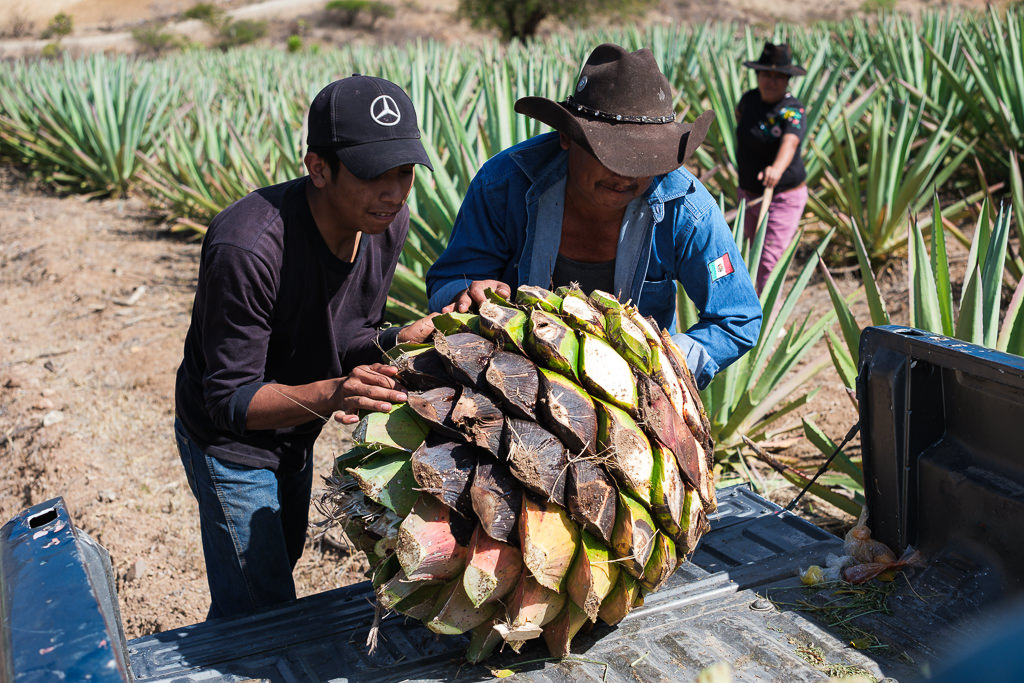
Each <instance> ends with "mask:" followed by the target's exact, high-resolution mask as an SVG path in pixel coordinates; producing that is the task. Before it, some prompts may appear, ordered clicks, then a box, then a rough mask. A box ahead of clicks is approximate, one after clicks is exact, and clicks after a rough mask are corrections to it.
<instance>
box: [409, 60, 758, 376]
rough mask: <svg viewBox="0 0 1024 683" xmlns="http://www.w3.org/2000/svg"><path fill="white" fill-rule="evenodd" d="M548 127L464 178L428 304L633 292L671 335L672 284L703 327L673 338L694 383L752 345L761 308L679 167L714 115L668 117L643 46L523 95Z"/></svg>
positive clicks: (668, 104)
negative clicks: (560, 95)
mask: <svg viewBox="0 0 1024 683" xmlns="http://www.w3.org/2000/svg"><path fill="white" fill-rule="evenodd" d="M515 110H516V112H518V113H520V114H525V115H526V116H530V117H532V118H535V119H538V120H540V121H542V122H544V123H546V124H548V125H549V126H551V127H552V128H554V129H555V132H549V133H544V134H541V135H538V136H536V137H534V138H531V139H529V140H526V141H525V142H522V143H520V144H518V145H515V146H514V147H511V148H509V149H507V150H504V151H502V152H500V153H499V154H497V155H495V156H494V157H493V158H492V159H490V160H488V161H487V163H485V164H484V165H483V167H482V168H481V169H480V171H479V172H478V173H477V175H476V177H475V178H474V179H473V181H472V183H471V184H470V188H469V190H468V192H467V194H466V197H465V199H464V200H463V203H462V207H461V209H460V210H459V214H458V216H457V218H456V220H455V224H454V226H453V228H452V234H451V238H450V240H449V243H448V246H447V248H446V249H445V251H444V253H443V254H442V255H441V257H440V258H439V259H438V260H437V262H436V263H435V264H434V265H433V266H432V267H431V268H430V270H429V271H428V273H427V293H428V295H429V296H430V307H431V310H435V311H436V310H457V311H466V310H468V309H469V308H470V306H471V305H473V304H476V303H480V302H481V301H483V299H484V291H485V290H486V289H487V288H488V287H490V288H493V289H494V290H495V291H496V292H498V293H500V294H502V295H504V296H510V295H511V293H512V291H513V290H514V289H515V288H517V287H519V286H520V285H524V284H529V285H536V286H541V287H546V288H549V289H551V288H556V287H559V286H562V285H568V284H570V283H572V282H576V283H579V285H580V286H581V287H582V289H583V290H584V291H585V292H588V293H589V292H591V291H593V290H595V289H600V290H604V291H608V292H611V293H613V294H615V295H617V296H618V297H619V298H620V299H621V300H623V301H625V300H627V299H628V300H631V301H632V302H633V303H635V304H636V305H637V306H638V307H639V309H640V312H641V313H642V314H643V315H645V316H651V317H653V318H654V319H655V320H656V321H657V322H658V324H659V325H660V326H661V327H663V328H666V329H668V330H669V331H673V330H674V329H675V315H676V282H679V283H681V285H682V287H683V290H684V291H685V292H686V294H687V296H689V297H690V299H692V300H693V302H694V304H696V307H697V310H698V311H699V314H700V319H699V321H698V322H697V323H696V324H695V325H694V326H693V327H691V328H690V329H688V330H686V332H685V333H684V334H677V335H675V339H676V341H677V342H678V343H679V344H680V347H681V349H682V350H683V351H684V353H685V354H686V360H687V363H688V364H689V367H690V369H691V371H692V372H693V374H694V377H695V378H696V380H697V384H698V386H700V387H701V388H703V387H705V386H707V384H708V383H709V382H710V381H711V379H712V378H713V377H714V376H715V374H716V373H717V372H719V371H720V370H722V369H723V368H725V367H726V366H728V365H729V364H730V363H732V362H733V361H735V360H736V359H737V358H739V357H740V356H741V355H742V354H743V353H745V352H746V351H747V350H749V349H750V348H751V347H752V346H753V345H754V343H755V342H756V341H757V338H758V334H759V332H760V328H761V308H760V305H759V303H758V300H757V295H756V293H755V292H754V288H753V285H752V284H751V281H750V277H749V276H748V274H747V270H746V268H745V266H744V265H743V260H742V258H741V256H740V253H739V250H738V248H737V246H736V243H735V242H734V241H733V239H732V236H731V234H730V231H729V229H728V226H727V225H726V223H725V218H724V217H723V216H722V213H721V211H720V210H719V209H718V204H717V203H716V202H715V200H714V198H712V197H711V195H710V194H709V193H708V191H707V190H706V189H705V188H704V186H703V185H701V183H700V182H699V181H698V180H697V179H696V178H695V177H694V176H693V175H692V174H691V173H690V172H689V171H687V170H686V169H685V168H683V166H682V165H683V163H684V162H685V161H686V160H687V159H688V158H689V156H690V155H691V154H692V153H693V152H694V150H695V149H696V148H697V146H698V145H699V144H700V143H701V141H702V140H703V139H704V136H705V135H706V134H707V130H708V127H709V126H710V123H711V119H712V112H711V111H706V112H704V113H703V114H701V115H700V116H699V117H698V118H697V120H696V121H694V122H693V123H692V124H690V123H682V122H680V121H677V120H676V116H675V111H674V109H673V98H672V90H671V88H670V86H669V83H668V79H667V78H665V76H664V74H662V72H661V70H660V69H659V67H658V64H657V62H656V61H655V59H654V56H653V54H652V53H651V51H650V50H647V49H643V50H638V51H636V52H632V53H629V52H627V51H626V50H624V49H623V48H622V47H619V46H618V45H612V44H604V45H600V46H598V47H597V48H595V49H594V51H593V52H592V53H591V55H590V57H589V58H588V59H587V62H586V64H584V66H583V68H582V70H581V72H580V75H579V78H578V80H577V81H576V84H575V88H574V90H573V93H572V95H570V96H569V97H568V98H567V99H566V100H565V101H563V102H558V103H556V102H554V101H552V100H548V99H546V98H542V97H524V98H521V99H520V100H519V101H517V102H516V104H515Z"/></svg>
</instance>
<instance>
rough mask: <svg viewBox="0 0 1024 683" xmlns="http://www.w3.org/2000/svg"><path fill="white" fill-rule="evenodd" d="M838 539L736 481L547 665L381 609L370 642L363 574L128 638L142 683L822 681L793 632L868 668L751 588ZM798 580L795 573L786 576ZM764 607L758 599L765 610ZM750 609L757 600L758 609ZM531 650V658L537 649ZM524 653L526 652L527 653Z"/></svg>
mask: <svg viewBox="0 0 1024 683" xmlns="http://www.w3.org/2000/svg"><path fill="white" fill-rule="evenodd" d="M841 545H842V543H841V541H840V540H839V539H838V538H836V537H835V536H833V535H831V534H828V533H827V532H824V531H822V530H821V529H819V528H817V527H815V526H814V525H812V524H810V523H808V522H806V521H804V520H802V519H800V518H799V517H797V516H795V515H793V514H790V513H788V512H781V510H780V509H779V508H778V507H777V506H775V505H773V504H771V503H769V502H767V501H765V500H764V499H762V498H760V497H759V496H757V495H756V494H753V493H751V492H750V491H749V490H748V489H746V488H744V487H736V488H733V489H730V490H727V491H723V492H722V494H721V496H720V506H719V511H718V513H716V514H715V515H714V517H713V519H712V531H711V532H709V533H708V534H706V535H705V537H704V540H702V541H701V545H700V547H699V548H698V550H697V552H696V553H694V556H693V561H692V562H690V563H688V564H687V565H685V566H684V567H683V568H681V569H680V570H679V571H677V572H676V574H675V575H673V577H672V579H670V581H669V583H668V584H667V585H666V586H665V587H664V588H662V589H661V590H660V591H658V592H657V593H655V594H653V595H650V596H648V598H647V602H646V604H645V605H644V606H643V607H642V608H640V609H637V610H634V611H633V612H632V613H631V614H630V615H628V616H627V617H626V619H625V620H623V621H622V622H621V623H620V624H619V625H618V626H616V627H614V628H612V627H608V626H605V625H603V624H599V625H596V626H595V627H594V629H593V631H591V632H590V633H588V634H584V635H580V636H577V637H576V638H575V639H574V640H573V647H572V649H573V653H574V655H573V657H572V659H571V661H565V662H561V663H557V662H554V661H551V660H550V659H549V658H548V656H547V651H546V649H545V648H544V645H543V643H542V641H539V640H538V641H535V642H534V643H531V644H528V645H527V646H526V647H524V648H523V651H522V652H521V653H520V654H519V655H515V654H514V653H511V652H507V653H503V654H498V655H496V656H494V657H492V658H491V659H489V660H488V661H487V662H486V666H483V665H481V666H470V665H468V664H466V663H465V661H464V658H463V657H464V652H465V649H466V645H467V643H468V638H467V637H465V636H437V635H435V634H433V633H431V632H430V631H428V630H427V629H426V627H424V626H423V625H422V624H420V623H419V622H413V621H406V620H405V619H404V618H402V617H400V616H393V617H390V618H387V619H385V620H384V621H383V623H382V625H381V630H380V638H379V646H378V650H377V651H376V652H375V653H374V655H373V656H370V655H369V654H367V648H366V636H367V633H368V631H369V629H370V626H371V624H372V622H373V615H374V610H373V606H372V600H373V593H372V589H371V588H370V587H369V584H368V583H366V582H364V583H360V584H357V585H354V586H348V587H345V588H340V589H337V590H333V591H329V592H326V593H321V594H318V595H314V596H310V597H307V598H303V599H300V600H298V601H297V602H296V603H294V604H292V605H288V606H285V607H282V608H279V609H276V610H271V611H268V612H265V613H261V614H258V615H254V616H250V617H245V618H242V619H232V620H221V621H216V622H206V623H203V624H196V625H193V626H188V627H184V628H181V629H176V630H173V631H166V632H164V633H158V634H155V635H152V636H145V637H142V638H138V639H135V640H132V641H130V642H129V643H128V649H129V655H130V658H131V663H132V669H133V671H134V674H135V677H136V680H137V681H139V682H140V683H142V682H145V683H171V682H172V681H181V680H184V679H183V676H184V677H187V680H193V681H201V680H218V681H246V680H251V679H256V680H261V679H265V680H270V681H281V682H288V683H291V682H297V681H382V682H383V681H402V680H423V681H448V680H453V679H456V678H457V679H458V680H467V681H470V680H485V679H493V676H492V675H491V669H494V668H508V667H511V668H514V669H515V671H516V672H517V676H516V679H517V680H529V681H637V680H642V681H659V680H664V681H670V680H671V681H681V680H682V681H685V680H690V679H692V678H694V677H696V675H697V674H698V673H699V672H700V671H701V669H703V668H704V667H707V666H710V665H711V664H714V663H715V662H719V661H725V662H729V663H730V664H731V665H732V666H733V669H734V678H735V680H737V681H770V680H782V678H780V673H779V672H783V671H784V672H786V675H785V679H786V680H787V681H821V680H824V679H825V678H826V677H825V676H824V674H823V673H822V671H821V670H820V669H818V668H815V667H813V666H811V665H810V664H808V663H807V662H806V661H804V660H803V659H801V658H800V657H799V656H798V654H797V652H796V650H797V648H796V647H795V646H793V645H791V644H790V642H792V643H808V642H811V643H815V644H816V645H817V646H819V647H821V648H822V649H823V650H824V651H825V652H826V653H827V655H826V656H827V657H828V660H829V661H830V662H842V663H846V664H848V665H859V666H862V667H863V668H865V669H866V670H869V671H872V673H874V674H875V675H876V676H878V677H881V671H880V670H879V668H878V666H877V665H876V664H875V663H874V662H873V661H872V660H871V659H869V658H867V657H865V656H864V655H862V654H861V653H859V652H857V651H856V650H853V649H851V648H848V647H846V646H845V644H844V643H842V642H841V641H839V640H837V639H836V638H834V637H833V636H830V635H829V634H828V633H826V632H825V631H823V630H822V629H821V628H820V627H819V626H817V625H816V624H814V623H812V622H810V621H809V620H807V619H805V618H803V617H802V616H801V615H800V614H799V613H795V612H784V611H779V610H776V609H773V608H771V603H769V602H767V601H765V600H764V599H763V598H761V597H760V596H759V595H758V593H757V591H758V590H760V589H761V588H762V587H763V586H765V585H767V584H769V583H777V582H779V581H780V580H781V579H784V578H785V579H788V581H789V584H791V585H792V584H793V582H794V581H795V580H796V578H797V577H796V570H797V567H799V566H800V565H803V566H806V565H807V564H811V563H813V562H815V561H821V559H820V558H824V556H825V554H826V553H828V552H832V553H838V552H841ZM797 583H798V581H797ZM766 607H767V608H768V609H764V608H766ZM755 608H756V609H755ZM538 660H540V661H538ZM526 662H528V663H526Z"/></svg>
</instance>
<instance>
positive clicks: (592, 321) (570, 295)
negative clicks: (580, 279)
mask: <svg viewBox="0 0 1024 683" xmlns="http://www.w3.org/2000/svg"><path fill="white" fill-rule="evenodd" d="M559 313H561V314H562V319H563V320H565V323H566V324H567V325H568V326H569V327H571V328H573V329H574V330H578V331H580V332H586V333H588V334H592V335H594V336H595V337H601V338H604V336H605V331H604V319H603V317H602V315H601V311H599V310H597V308H596V307H595V306H594V305H593V304H592V303H590V300H589V299H588V298H587V295H586V294H584V293H583V290H581V289H580V288H579V287H570V288H569V290H568V291H567V292H566V294H565V296H564V297H563V298H562V306H561V308H560V309H559Z"/></svg>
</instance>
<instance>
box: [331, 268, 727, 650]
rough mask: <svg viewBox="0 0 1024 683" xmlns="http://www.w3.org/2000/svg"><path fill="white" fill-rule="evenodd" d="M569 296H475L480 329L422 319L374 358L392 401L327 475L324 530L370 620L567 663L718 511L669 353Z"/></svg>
mask: <svg viewBox="0 0 1024 683" xmlns="http://www.w3.org/2000/svg"><path fill="white" fill-rule="evenodd" d="M581 294H582V293H581V292H580V291H579V289H578V288H574V287H567V288H560V289H559V290H557V291H556V292H549V291H548V290H545V289H542V288H539V287H532V288H530V287H523V288H520V289H519V290H517V291H516V293H515V297H514V300H515V303H514V304H512V303H509V301H507V300H506V299H505V298H504V297H500V296H497V295H496V294H494V292H488V293H487V301H486V302H485V303H484V304H483V305H481V306H480V307H479V313H472V314H467V315H458V316H456V315H448V316H447V317H445V316H438V317H436V318H435V320H437V321H439V323H440V324H438V325H437V328H438V332H437V333H436V334H435V335H434V336H433V338H432V341H431V344H430V345H427V346H423V345H402V346H401V347H399V348H396V349H395V350H393V351H392V352H391V353H390V356H389V358H388V360H389V361H390V362H394V363H396V364H401V367H402V375H401V376H400V377H399V379H400V380H401V379H402V378H403V377H405V376H408V377H409V378H410V379H409V380H408V386H407V388H409V389H411V390H410V391H409V392H408V393H409V400H408V402H407V404H405V405H398V406H396V407H395V408H394V410H392V411H391V413H389V414H382V413H372V414H367V415H365V416H364V417H363V419H362V420H361V421H360V425H359V426H358V427H357V428H356V430H355V435H356V436H357V437H358V438H357V443H356V445H355V446H354V447H353V448H352V449H351V450H350V451H349V452H347V453H344V454H342V455H340V456H338V457H337V458H336V459H335V462H334V468H333V470H332V472H333V475H334V477H333V478H332V479H331V480H329V485H330V486H331V487H332V488H331V489H330V491H329V492H330V495H331V496H333V497H332V498H331V501H332V502H333V504H334V505H335V508H334V509H333V510H329V511H328V512H329V513H330V514H329V518H330V519H338V520H339V522H340V523H341V524H342V525H343V528H344V530H345V533H346V534H348V535H349V536H350V538H351V539H352V542H353V545H354V546H355V547H358V548H360V549H362V550H365V552H366V554H367V558H368V559H369V561H370V565H371V570H370V572H368V574H369V575H370V576H372V579H373V587H374V590H375V593H376V596H377V602H378V606H379V607H380V608H381V609H382V610H385V609H386V610H393V611H395V612H398V613H400V614H404V615H406V616H408V617H411V618H413V619H417V620H419V621H422V622H423V623H424V624H425V625H426V626H427V627H428V628H430V629H431V630H433V631H435V632H437V633H439V634H453V633H466V634H468V636H469V645H468V649H467V651H466V658H467V659H468V660H469V661H471V662H480V661H483V660H485V659H486V658H487V657H488V656H489V655H490V654H491V653H493V652H495V651H496V650H497V649H498V648H499V647H501V648H503V647H504V646H505V645H508V646H509V647H510V648H511V649H512V650H514V651H516V652H519V651H520V649H521V648H522V647H524V646H525V645H524V644H525V643H530V642H533V643H534V647H538V646H539V647H544V646H546V647H547V650H548V653H549V654H550V655H552V656H554V657H565V656H566V655H568V654H570V652H571V646H572V639H573V637H574V636H575V635H576V634H577V633H579V632H582V631H584V630H587V629H589V628H591V625H592V624H593V623H594V622H595V621H596V620H598V619H599V620H601V621H603V622H604V623H606V624H609V625H614V624H616V623H618V622H619V621H621V620H622V619H623V618H624V617H625V616H626V615H627V614H628V613H629V612H630V610H632V609H634V608H636V607H637V606H639V605H642V604H643V602H644V596H645V595H646V594H648V593H650V592H652V591H656V590H659V589H660V588H662V587H663V586H664V585H665V583H666V582H667V581H668V580H669V578H670V577H671V576H673V573H674V572H675V571H676V570H677V568H678V567H679V565H680V564H681V563H682V562H685V558H686V557H687V556H688V555H689V554H690V553H692V552H693V551H694V549H695V547H696V546H697V543H698V542H699V540H700V538H701V536H702V535H703V534H704V533H706V532H707V530H708V519H707V515H708V513H709V512H710V511H711V510H713V509H714V506H715V504H716V501H715V489H714V480H713V478H712V475H711V472H712V469H711V464H712V463H711V462H710V460H709V458H710V455H711V453H712V448H713V443H712V442H711V439H710V427H709V423H708V420H707V415H706V413H705V412H704V409H703V405H702V404H701V402H700V396H699V394H697V390H696V386H695V383H694V381H693V377H692V375H691V374H690V372H689V369H688V368H687V367H686V361H685V357H684V356H683V354H682V353H681V352H680V350H679V347H678V346H676V344H675V342H674V341H673V340H672V338H671V337H670V336H669V335H668V334H667V333H666V332H664V331H663V330H660V329H658V327H657V326H656V325H655V324H654V323H653V322H652V321H651V320H649V319H647V318H643V317H642V316H640V314H639V312H638V311H637V310H636V308H635V307H633V306H631V305H629V304H628V303H625V304H623V303H620V302H619V301H617V300H616V299H615V298H614V297H612V296H611V295H609V294H607V293H604V292H600V291H595V292H592V293H591V295H590V296H589V297H582V296H581ZM595 311H599V314H596V313H595ZM595 320H596V321H597V322H598V323H599V324H600V331H599V333H598V327H594V326H592V327H588V326H587V324H586V322H587V321H590V322H591V323H593V322H594V321H595ZM522 322H524V323H525V325H523V326H522V329H523V330H524V335H523V336H522V338H521V342H519V341H517V340H519V336H518V335H519V333H518V330H519V329H520V325H519V323H522ZM474 326H477V327H474ZM574 327H575V328H578V329H574ZM588 329H589V331H585V330H588ZM467 330H473V331H472V332H467ZM476 330H479V331H480V332H481V333H482V334H475V333H474V332H475V331H476ZM604 334H607V335H608V339H607V340H606V339H605V338H603V337H602V336H600V335H604ZM486 337H492V339H488V338H486ZM645 359H646V360H645ZM414 382H418V383H420V384H417V386H421V387H424V388H423V389H421V390H416V389H413V387H412V385H413V383H414Z"/></svg>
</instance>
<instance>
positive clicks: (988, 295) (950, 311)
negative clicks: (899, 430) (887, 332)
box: [821, 198, 1024, 390]
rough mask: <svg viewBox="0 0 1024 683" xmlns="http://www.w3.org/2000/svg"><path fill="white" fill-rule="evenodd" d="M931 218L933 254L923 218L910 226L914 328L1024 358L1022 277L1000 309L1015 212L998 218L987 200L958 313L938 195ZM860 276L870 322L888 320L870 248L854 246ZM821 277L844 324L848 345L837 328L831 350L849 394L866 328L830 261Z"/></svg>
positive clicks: (1000, 213) (1007, 211) (909, 272)
mask: <svg viewBox="0 0 1024 683" xmlns="http://www.w3.org/2000/svg"><path fill="white" fill-rule="evenodd" d="M932 211H933V217H932V220H931V223H930V225H931V244H932V249H931V253H930V254H929V252H928V251H927V249H926V246H925V239H924V235H925V230H924V228H923V227H922V226H921V224H920V223H919V222H917V221H913V222H911V223H910V226H909V228H908V233H909V235H908V243H909V244H910V249H909V257H908V263H907V279H908V285H909V287H908V291H909V299H910V300H909V302H908V303H909V310H910V324H911V326H913V327H918V328H920V329H923V330H926V331H929V332H935V333H937V334H943V335H946V336H950V337H955V338H957V339H962V340H964V341H967V342H971V343H974V344H980V345H983V346H988V347H989V348H994V349H997V350H1000V351H1007V352H1009V353H1015V354H1017V355H1024V312H1022V310H1021V304H1022V301H1024V285H1022V284H1021V283H1022V282H1024V280H1018V281H1017V282H1016V284H1015V285H1014V288H1013V292H1012V295H1011V297H1010V302H1009V305H1008V306H1007V307H1006V310H1005V312H1003V313H1002V315H1001V313H1000V311H1001V309H1002V305H1001V302H1002V298H1003V294H1004V289H1005V288H1006V285H1005V281H1006V280H1008V279H1010V278H1011V275H1010V274H1009V272H1008V270H1007V268H1006V263H1007V260H1008V257H1009V254H1008V249H1007V245H1008V241H1009V234H1010V230H1011V224H1012V215H1013V212H1012V210H1011V209H1009V208H1006V207H1003V208H1001V209H1000V210H999V211H998V213H997V214H996V215H995V217H994V218H993V215H992V211H991V210H990V207H989V203H988V200H987V199H986V200H985V201H984V202H983V203H982V207H981V210H980V213H979V216H978V220H977V223H976V225H975V229H974V236H973V240H972V241H971V250H970V253H969V254H968V259H967V265H966V270H965V273H966V274H965V279H964V282H963V283H962V288H961V295H960V299H959V302H958V305H957V307H956V308H954V306H953V301H954V299H953V283H952V282H951V279H950V270H949V259H948V257H947V249H946V236H945V234H946V233H945V228H944V226H943V223H942V221H941V220H939V213H940V211H941V209H940V207H939V203H938V199H937V198H936V199H935V200H934V201H933V209H932ZM856 246H857V253H858V258H859V261H860V273H861V277H862V280H863V282H864V289H865V293H866V297H867V301H868V308H869V311H870V318H871V324H872V325H887V324H889V323H890V318H889V314H888V312H887V308H886V302H885V300H884V298H883V296H882V294H881V291H880V290H879V287H878V283H877V281H876V279H875V276H874V273H873V272H872V270H871V265H870V262H869V260H868V254H867V250H866V248H865V247H864V245H863V244H862V243H860V242H856ZM821 268H822V272H823V273H824V274H825V276H826V284H827V286H828V289H829V294H830V296H831V298H832V304H833V307H834V309H835V312H836V315H837V316H838V320H839V323H840V330H841V334H842V338H843V339H842V341H840V339H839V338H838V337H837V336H835V335H834V334H833V333H832V332H831V331H830V332H829V335H830V350H831V352H832V357H833V363H834V365H835V367H836V370H837V371H838V372H839V375H840V377H841V378H842V380H843V382H844V384H845V385H846V386H847V387H848V388H850V389H851V390H852V389H853V388H854V387H855V385H856V372H857V371H856V368H857V367H858V362H859V354H858V347H859V342H860V331H861V328H860V325H859V323H858V322H857V320H856V318H855V317H854V315H853V313H852V311H851V310H850V307H849V303H848V302H847V301H846V300H844V299H843V297H842V296H841V294H840V293H839V290H838V288H837V287H836V285H835V282H834V281H833V279H832V277H831V276H830V275H829V273H828V269H827V267H826V266H825V265H824V263H822V264H821Z"/></svg>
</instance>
